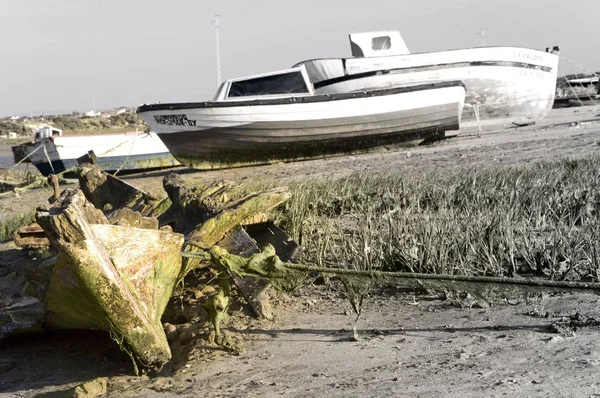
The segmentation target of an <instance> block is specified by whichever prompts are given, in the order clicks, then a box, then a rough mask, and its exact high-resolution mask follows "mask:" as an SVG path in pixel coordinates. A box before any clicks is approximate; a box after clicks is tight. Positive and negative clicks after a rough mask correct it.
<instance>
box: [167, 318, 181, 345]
mask: <svg viewBox="0 0 600 398" xmlns="http://www.w3.org/2000/svg"><path fill="white" fill-rule="evenodd" d="M164 328H165V334H166V335H167V340H168V341H169V342H173V341H177V339H178V338H179V333H178V332H177V327H176V326H175V325H171V324H170V323H165V324H164Z"/></svg>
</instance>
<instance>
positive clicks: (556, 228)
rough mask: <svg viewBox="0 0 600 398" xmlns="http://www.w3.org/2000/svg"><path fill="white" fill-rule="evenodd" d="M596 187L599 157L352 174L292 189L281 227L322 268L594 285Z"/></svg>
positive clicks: (599, 201) (599, 202) (598, 259)
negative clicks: (417, 172) (418, 172)
mask: <svg viewBox="0 0 600 398" xmlns="http://www.w3.org/2000/svg"><path fill="white" fill-rule="evenodd" d="M599 187H600V156H591V157H586V158H579V159H569V160H557V161H549V162H541V163H535V164H531V165H523V166H514V167H510V166H506V167H499V168H496V169H486V170H479V169H471V170H463V171H456V172H453V173H450V174H447V175H443V174H439V173H429V174H421V175H418V176H411V175H402V174H399V173H398V174H377V175H373V174H355V175H352V176H349V177H346V178H342V179H337V180H334V179H326V180H317V181H314V180H312V181H303V182H295V183H292V184H290V189H291V192H292V199H291V200H290V201H289V202H288V203H287V204H286V206H285V208H284V209H282V210H280V213H279V214H278V222H279V223H280V224H281V225H282V226H283V227H284V228H285V229H286V230H287V231H288V233H290V235H291V236H292V237H293V238H294V239H296V240H297V241H299V243H300V244H301V245H303V246H304V247H305V249H306V250H305V252H306V255H307V258H306V259H305V261H307V262H312V263H315V264H318V265H332V264H343V265H344V266H345V267H351V268H357V269H382V270H391V271H414V272H423V273H444V274H463V275H486V276H516V275H532V276H539V277H545V278H551V279H557V280H585V281H597V280H598V279H599V276H600V271H599V264H600V254H599V253H600V188H599Z"/></svg>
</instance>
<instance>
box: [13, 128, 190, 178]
mask: <svg viewBox="0 0 600 398" xmlns="http://www.w3.org/2000/svg"><path fill="white" fill-rule="evenodd" d="M12 150H13V155H14V157H15V163H18V162H19V161H20V160H23V158H25V157H26V158H28V159H29V160H30V161H31V163H33V165H34V166H35V167H36V168H37V169H38V170H39V171H40V173H42V175H45V176H47V175H50V174H58V173H61V172H63V171H65V170H68V169H70V168H72V167H75V166H76V165H77V159H78V158H79V157H81V156H83V155H85V154H86V153H88V152H89V151H94V153H95V155H96V158H97V161H98V167H99V168H101V169H102V170H105V171H116V170H129V171H133V170H149V169H159V168H164V167H172V166H177V165H179V163H178V162H177V160H175V158H173V156H171V154H170V153H169V150H168V149H167V148H166V147H165V145H164V144H163V142H162V141H161V140H160V138H158V136H157V135H156V134H155V133H154V132H148V133H147V132H142V131H139V132H138V131H132V132H127V133H120V134H95V135H92V134H86V135H73V136H64V135H63V134H62V131H61V130H60V129H56V128H52V127H46V128H43V129H40V130H38V131H37V132H36V134H35V141H34V142H31V143H26V144H21V145H18V146H16V147H12Z"/></svg>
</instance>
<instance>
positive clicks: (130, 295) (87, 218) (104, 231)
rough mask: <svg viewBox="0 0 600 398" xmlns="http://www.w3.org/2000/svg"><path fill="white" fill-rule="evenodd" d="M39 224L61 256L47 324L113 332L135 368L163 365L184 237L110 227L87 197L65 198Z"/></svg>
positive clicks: (42, 213) (41, 214)
mask: <svg viewBox="0 0 600 398" xmlns="http://www.w3.org/2000/svg"><path fill="white" fill-rule="evenodd" d="M36 218H37V221H38V223H39V224H40V225H41V226H42V227H43V228H44V231H45V232H46V234H47V236H48V238H49V240H50V242H51V244H52V246H53V247H54V248H55V249H56V250H57V251H58V252H59V255H58V257H57V258H56V263H55V265H54V267H53V271H52V276H51V279H50V282H49V284H48V287H47V289H46V291H45V294H44V296H45V297H44V301H45V314H44V324H45V326H46V327H47V328H60V329H64V328H76V329H100V330H107V331H109V332H110V333H111V335H112V336H113V338H114V339H115V340H116V341H117V342H118V343H119V344H121V345H122V347H123V348H124V349H125V350H126V351H127V352H129V353H130V355H131V356H132V358H133V359H134V360H135V362H137V363H139V364H142V365H143V366H145V367H152V368H155V367H160V366H162V365H163V364H165V363H166V362H167V361H168V360H169V359H170V358H171V353H170V349H169V346H168V343H167V340H166V336H165V334H164V332H163V330H162V326H161V322H160V317H161V316H162V313H163V312H164V309H165V307H166V305H167V302H168V300H169V299H170V297H171V292H172V289H173V287H174V285H175V282H176V280H177V277H178V275H179V272H180V270H181V254H180V251H181V245H182V243H183V236H182V235H180V234H176V233H172V232H166V231H156V230H149V229H138V228H130V227H123V226H115V225H110V224H109V223H108V219H107V218H106V217H105V216H104V214H102V212H101V211H99V210H98V209H96V208H95V207H94V206H92V205H91V204H90V203H89V202H87V201H86V200H85V198H84V196H83V194H82V192H81V191H65V192H63V194H61V196H60V197H59V198H58V200H57V201H56V202H55V204H54V205H53V206H52V207H49V208H46V209H39V210H38V212H37V214H36ZM132 237H135V238H134V239H132Z"/></svg>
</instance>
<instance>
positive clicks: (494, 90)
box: [296, 31, 559, 125]
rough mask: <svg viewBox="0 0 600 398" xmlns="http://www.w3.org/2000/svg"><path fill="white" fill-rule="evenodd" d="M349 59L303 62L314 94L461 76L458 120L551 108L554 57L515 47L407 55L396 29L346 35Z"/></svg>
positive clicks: (537, 114) (529, 115) (522, 115)
mask: <svg viewBox="0 0 600 398" xmlns="http://www.w3.org/2000/svg"><path fill="white" fill-rule="evenodd" d="M350 44H351V49H352V55H353V58H331V59H315V60H308V61H303V62H300V63H298V64H297V65H296V66H300V65H303V66H304V67H306V70H307V72H308V75H309V76H310V79H311V81H312V83H313V84H314V87H315V92H316V93H317V94H335V93H347V92H353V91H363V90H374V89H385V88H391V87H398V86H406V85H415V84H422V83H435V82H443V81H449V80H461V81H463V82H464V84H465V86H466V88H467V97H466V100H465V102H466V103H467V104H470V105H471V106H470V107H466V108H465V111H464V114H463V117H462V123H463V125H467V124H471V123H477V111H478V114H479V119H480V123H481V124H490V123H507V122H530V121H535V120H538V119H541V118H543V117H545V116H546V114H547V113H548V111H549V110H550V109H551V108H552V104H553V102H554V95H555V89H556V76H557V71H558V61H559V57H558V56H557V55H555V54H552V53H549V52H543V51H537V50H531V49H527V48H518V47H481V48H468V49H460V50H448V51H438V52H428V53H420V54H410V53H409V52H408V48H407V46H406V44H405V43H404V41H403V40H402V37H401V36H400V33H399V32H397V31H392V32H366V33H355V34H351V35H350Z"/></svg>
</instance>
